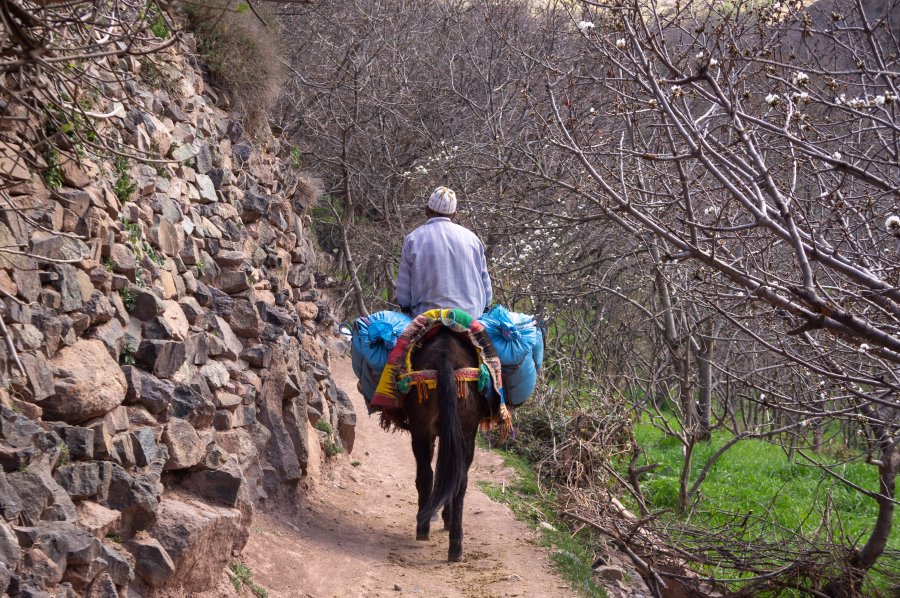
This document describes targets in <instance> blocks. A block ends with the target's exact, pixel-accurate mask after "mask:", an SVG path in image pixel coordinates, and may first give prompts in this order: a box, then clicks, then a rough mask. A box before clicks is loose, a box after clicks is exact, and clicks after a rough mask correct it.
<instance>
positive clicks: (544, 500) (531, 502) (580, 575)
mask: <svg viewBox="0 0 900 598" xmlns="http://www.w3.org/2000/svg"><path fill="white" fill-rule="evenodd" d="M494 451H495V452H496V453H498V454H499V455H500V456H502V457H503V460H504V462H505V463H506V465H507V466H508V467H510V468H512V469H513V470H515V471H516V474H517V476H516V481H515V482H514V483H513V484H511V485H507V486H501V485H499V484H494V483H492V482H487V481H479V482H478V487H479V488H480V489H481V491H482V492H484V493H485V494H487V495H488V497H489V498H491V500H494V501H496V502H500V503H504V504H506V505H508V506H509V508H510V509H511V510H512V512H513V513H514V514H515V516H516V518H517V519H519V520H521V521H524V522H526V523H527V524H528V525H530V526H531V527H533V528H534V529H536V530H538V531H539V532H540V534H541V536H540V540H539V541H540V544H541V546H544V547H547V548H549V549H550V550H551V553H550V558H551V560H552V561H553V564H554V566H555V568H556V570H557V571H558V572H559V574H560V575H561V576H562V577H563V578H564V579H565V580H566V581H568V582H569V584H571V586H572V587H573V588H574V589H575V590H577V591H579V592H581V593H582V594H583V595H585V596H598V597H603V596H606V592H605V591H604V590H603V588H601V587H600V586H599V585H598V584H597V583H596V582H595V581H594V573H593V571H592V570H591V564H592V563H593V561H594V558H595V551H594V549H593V546H594V544H595V542H596V539H595V538H592V537H591V536H590V535H589V531H588V530H587V529H583V530H581V531H579V532H578V533H573V532H574V530H572V529H570V528H569V527H568V525H567V524H566V523H565V522H563V521H561V520H559V519H558V518H557V514H556V511H555V509H554V504H555V501H554V499H555V497H554V495H553V494H552V493H549V492H543V493H542V492H541V490H540V488H539V487H538V484H537V480H536V478H535V474H534V472H533V471H531V468H530V467H529V466H528V463H527V462H526V461H525V460H524V459H522V457H519V456H518V455H515V454H513V453H511V452H509V451H506V450H503V449H494ZM542 522H545V523H549V524H550V525H551V526H552V527H553V528H554V529H549V528H547V527H546V526H541V523H542Z"/></svg>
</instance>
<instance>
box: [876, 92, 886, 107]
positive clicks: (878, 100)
mask: <svg viewBox="0 0 900 598" xmlns="http://www.w3.org/2000/svg"><path fill="white" fill-rule="evenodd" d="M875 105H876V106H878V107H879V108H880V107H881V106H884V96H883V95H877V96H875Z"/></svg>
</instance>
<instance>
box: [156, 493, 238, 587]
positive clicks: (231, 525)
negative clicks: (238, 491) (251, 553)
mask: <svg viewBox="0 0 900 598" xmlns="http://www.w3.org/2000/svg"><path fill="white" fill-rule="evenodd" d="M150 534H151V535H152V536H153V537H154V538H156V539H157V540H159V543H160V544H161V545H162V546H163V547H164V548H165V549H166V552H168V554H169V556H170V557H171V559H172V562H173V563H174V564H175V573H174V575H173V576H172V577H171V578H170V579H172V580H178V584H179V585H181V586H182V587H183V589H184V590H185V591H186V592H198V591H202V590H208V589H209V588H211V587H214V586H215V584H216V582H217V581H218V580H219V579H220V576H221V574H222V569H223V568H224V567H225V566H227V565H228V563H229V562H230V561H231V559H232V551H233V550H240V548H241V547H242V544H241V543H240V542H239V540H240V538H241V534H242V528H241V513H240V511H238V510H236V509H231V508H226V507H216V506H212V505H205V504H203V503H201V502H199V501H182V500H178V499H176V498H164V499H163V500H162V503H161V504H160V507H159V515H158V519H157V522H156V525H154V526H153V528H152V529H150Z"/></svg>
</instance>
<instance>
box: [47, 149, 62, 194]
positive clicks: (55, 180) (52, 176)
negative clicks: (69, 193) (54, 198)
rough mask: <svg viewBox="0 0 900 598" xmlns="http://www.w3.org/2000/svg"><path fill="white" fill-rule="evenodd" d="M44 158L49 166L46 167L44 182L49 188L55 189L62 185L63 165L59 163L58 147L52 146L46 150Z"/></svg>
mask: <svg viewBox="0 0 900 598" xmlns="http://www.w3.org/2000/svg"><path fill="white" fill-rule="evenodd" d="M44 160H46V162H47V168H46V169H44V174H43V176H44V182H45V183H46V184H47V188H48V189H50V190H51V191H55V190H57V189H59V188H60V187H62V184H63V180H62V167H61V166H60V164H59V151H58V150H57V149H56V148H50V149H48V150H47V151H45V152H44Z"/></svg>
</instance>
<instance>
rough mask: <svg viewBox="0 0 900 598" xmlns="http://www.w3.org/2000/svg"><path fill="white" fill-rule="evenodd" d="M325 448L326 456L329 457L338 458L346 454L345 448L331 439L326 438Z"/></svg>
mask: <svg viewBox="0 0 900 598" xmlns="http://www.w3.org/2000/svg"><path fill="white" fill-rule="evenodd" d="M323 446H324V448H325V454H326V455H328V456H329V457H336V456H337V455H340V454H341V453H343V452H344V447H342V446H341V445H340V444H338V443H337V442H335V441H334V440H332V439H331V438H326V439H325V444H324V445H323Z"/></svg>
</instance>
